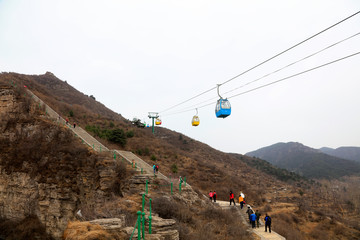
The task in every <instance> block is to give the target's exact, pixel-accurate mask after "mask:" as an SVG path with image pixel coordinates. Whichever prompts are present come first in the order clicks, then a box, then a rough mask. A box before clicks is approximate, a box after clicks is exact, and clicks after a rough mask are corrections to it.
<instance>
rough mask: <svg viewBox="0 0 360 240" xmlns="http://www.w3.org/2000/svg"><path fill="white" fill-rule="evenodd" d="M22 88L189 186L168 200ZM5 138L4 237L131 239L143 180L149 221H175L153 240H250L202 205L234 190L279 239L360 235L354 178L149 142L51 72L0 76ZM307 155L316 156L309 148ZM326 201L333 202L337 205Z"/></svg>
mask: <svg viewBox="0 0 360 240" xmlns="http://www.w3.org/2000/svg"><path fill="white" fill-rule="evenodd" d="M25 86H26V87H25ZM26 88H27V89H30V90H31V91H32V92H33V93H35V94H36V96H38V97H40V98H41V99H42V100H43V101H44V102H45V103H46V104H47V105H49V106H50V107H51V108H52V109H54V110H55V111H56V112H57V113H58V114H59V115H60V116H61V117H63V118H68V120H69V121H70V122H71V123H73V122H76V123H77V126H80V127H81V128H83V129H85V130H86V131H87V132H88V133H89V134H91V135H92V136H93V137H95V138H96V139H97V140H98V141H100V142H101V143H102V144H103V145H104V146H106V147H107V148H109V149H119V150H126V151H130V152H132V153H134V154H136V155H137V156H138V157H140V158H141V159H143V160H144V161H145V162H147V163H148V164H150V165H153V164H154V163H156V164H157V165H159V166H160V171H161V173H162V174H164V175H165V176H167V177H168V178H170V179H174V178H175V179H177V178H178V177H179V176H182V177H186V180H187V183H188V184H190V185H191V187H192V188H191V189H190V190H189V188H184V189H183V190H182V191H181V194H180V193H176V194H175V193H174V195H170V187H169V184H168V182H165V181H160V180H159V179H157V178H156V177H154V176H153V175H152V174H150V176H144V175H141V174H140V171H139V169H138V170H137V171H134V168H133V167H132V165H131V164H127V163H126V161H124V163H123V162H121V160H120V159H119V158H116V159H115V158H114V156H113V153H112V152H96V151H94V149H93V148H92V147H91V146H90V147H89V146H87V145H85V144H84V143H83V142H82V141H81V140H80V138H78V137H77V136H76V135H74V133H73V132H72V131H71V130H70V129H69V126H65V125H61V124H59V122H56V120H54V119H50V118H49V115H48V112H46V111H45V108H44V107H43V106H40V104H39V103H37V102H35V101H34V99H33V98H32V97H31V96H29V95H27V94H26V93H27V92H26V91H24V89H26ZM77 128H78V127H77ZM0 133H1V134H0V149H1V151H0V173H1V174H0V239H65V240H68V239H85V237H84V236H87V238H86V239H90V238H91V237H93V238H91V239H129V233H130V234H131V232H132V229H133V227H134V224H135V221H136V218H137V216H136V212H137V211H139V210H140V209H141V193H143V192H144V189H145V182H146V180H149V181H150V184H149V192H150V193H149V194H150V195H149V196H146V200H147V201H148V200H149V197H150V198H152V200H153V204H154V206H153V208H152V210H153V213H154V214H158V215H159V218H163V219H170V221H166V222H168V223H169V224H168V225H166V226H164V228H165V229H159V228H158V229H157V230H156V229H154V231H155V230H156V231H158V232H162V234H163V235H162V236H160V237H159V236H158V238H149V239H186V240H193V239H197V240H198V239H209V238H211V239H254V238H253V237H252V236H250V235H249V233H248V232H247V227H246V226H244V225H242V224H241V221H237V220H236V218H237V216H236V212H234V211H229V212H223V211H222V210H219V209H218V208H216V204H212V203H210V202H209V199H208V197H206V196H207V193H208V192H209V191H214V190H216V192H217V196H218V200H226V201H228V197H229V191H230V190H232V191H233V192H234V193H235V194H236V195H237V194H239V192H240V191H242V192H244V193H245V194H246V202H247V203H249V204H251V205H252V206H253V208H255V209H259V210H260V211H261V212H262V213H263V215H264V213H269V214H270V215H271V216H272V219H273V222H274V224H273V228H274V229H275V231H277V232H279V233H280V234H281V235H283V236H284V237H286V238H287V239H359V236H360V231H359V230H358V229H359V228H358V223H359V220H360V218H359V214H358V212H359V209H360V208H359V206H360V204H358V198H357V196H358V194H357V192H356V191H357V190H358V179H356V178H352V179H349V181H348V182H346V183H340V182H337V183H336V185H332V184H331V183H324V182H321V183H320V182H316V181H308V180H306V179H304V178H302V177H299V176H298V175H297V174H295V173H292V172H289V171H287V170H285V169H279V168H278V167H276V166H273V165H272V164H270V163H268V162H265V161H263V160H261V159H258V158H253V157H250V156H245V155H240V154H229V153H224V152H221V151H218V150H216V149H213V148H211V147H209V146H208V145H206V144H204V143H201V142H198V141H196V140H194V139H191V138H189V137H187V136H185V135H183V134H182V133H179V132H175V131H171V130H169V129H166V128H162V127H156V128H155V134H152V132H151V129H150V128H138V127H136V126H134V125H132V124H131V122H130V121H128V120H126V119H124V118H123V117H121V115H120V114H118V113H114V112H113V111H111V110H110V109H107V108H106V107H105V106H104V105H102V104H101V103H99V102H97V101H96V100H95V98H94V97H93V96H87V95H85V94H83V93H81V92H79V91H78V90H76V89H75V88H73V87H71V86H70V85H69V84H68V83H66V82H65V81H62V80H60V79H58V78H56V76H54V75H53V74H51V73H46V74H43V75H23V74H17V73H1V74H0ZM300 147H301V146H298V148H300ZM303 148H304V150H305V151H309V154H310V153H311V154H313V151H314V150H313V149H307V148H306V147H303ZM315 152H316V151H315ZM126 164H127V165H126ZM174 182H175V183H177V182H176V180H175V181H174ZM175 185H177V184H175ZM329 186H330V187H329ZM332 186H336V188H333V187H332ZM345 192H351V193H353V194H345ZM332 194H336V195H337V196H338V197H337V198H336V199H335V200H336V201H334V198H333V197H332V196H333V195H332ZM304 197H305V198H306V199H307V201H306V203H307V204H306V207H305V205H304V204H302V203H303V202H304V201H303V199H304ZM318 199H321V201H318ZM145 208H148V206H147V205H146V206H145ZM79 210H81V217H79V215H78V214H77V213H78V212H79ZM334 216H336V217H334ZM343 216H346V221H345V219H344V218H343ZM114 218H116V220H114ZM96 219H101V220H102V221H103V223H104V221H105V222H107V221H111V222H117V221H119V219H124V221H122V224H121V225H122V226H121V227H122V228H123V227H126V229H127V230H126V231H125V232H119V231H117V232H116V233H114V232H113V230H112V231H108V230H106V228H105V226H104V225H101V224H99V225H101V227H100V226H98V225H93V224H91V223H93V222H94V220H96ZM154 219H158V218H157V217H156V218H155V215H154ZM154 219H153V220H154ZM76 220H79V221H76ZM95 222H97V221H95ZM155 222H156V224H157V225H163V223H164V222H163V220H159V222H158V220H156V221H155V220H154V223H155ZM345 222H346V224H344V223H345ZM299 223H301V224H299ZM104 224H105V223H104ZM105 225H107V223H106V224H105ZM170 225H171V226H170ZM110 228H112V226H111V227H110ZM339 229H340V230H339ZM164 232H167V235H166V234H165V233H164ZM170 233H171V234H170ZM91 234H93V235H91ZM99 234H101V235H99ZM124 234H125V235H126V236H127V237H124ZM164 234H165V235H164ZM169 234H170V235H171V236H175V237H170V235H169ZM110 235H111V236H110ZM155 235H156V234H154V235H153V236H154V237H155ZM90 236H91V237H90ZM100 236H101V237H100Z"/></svg>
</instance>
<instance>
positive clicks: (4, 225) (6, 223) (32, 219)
mask: <svg viewBox="0 0 360 240" xmlns="http://www.w3.org/2000/svg"><path fill="white" fill-rule="evenodd" d="M0 236H1V237H3V238H5V239H9V240H17V239H40V240H52V239H53V238H52V237H51V236H50V235H48V234H47V233H46V229H45V226H43V225H42V224H41V222H40V220H39V219H38V217H37V216H34V215H31V216H27V217H25V218H24V219H23V220H21V221H12V220H8V219H0Z"/></svg>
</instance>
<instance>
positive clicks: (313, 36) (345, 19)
mask: <svg viewBox="0 0 360 240" xmlns="http://www.w3.org/2000/svg"><path fill="white" fill-rule="evenodd" d="M359 13H360V11H357V12H355V13H354V14H352V15H350V16H348V17H346V18H344V19H342V20H341V21H339V22H337V23H335V24H333V25H331V26H329V27H327V28H325V29H323V30H322V31H320V32H318V33H316V34H314V35H312V36H310V37H308V38H306V39H305V40H303V41H301V42H299V43H297V44H295V45H293V46H291V47H289V48H287V49H285V50H283V51H282V52H280V53H278V54H276V55H274V56H272V57H270V58H268V59H266V60H265V61H263V62H261V63H259V64H257V65H255V66H253V67H251V68H249V69H247V70H246V71H244V72H242V73H240V74H238V75H236V76H234V77H232V78H230V79H228V80H226V81H224V82H223V83H221V84H220V85H224V84H226V83H228V82H230V81H233V80H234V79H236V78H238V77H240V76H242V75H244V74H246V73H248V72H250V71H252V70H254V69H256V68H257V67H259V66H261V65H263V64H265V63H267V62H269V61H271V60H273V59H275V58H277V57H279V56H280V55H282V54H284V53H286V52H288V51H290V50H292V49H294V48H296V47H298V46H299V45H301V44H303V43H305V42H307V41H309V40H311V39H312V38H315V37H317V36H318V35H320V34H322V33H324V32H326V31H328V30H329V29H331V28H333V27H335V26H337V25H339V24H341V23H343V22H345V21H347V20H349V19H350V18H352V17H354V16H356V15H357V14H359ZM214 89H216V87H213V88H210V89H208V90H206V91H204V92H202V93H200V94H197V95H196V96H194V97H191V98H189V99H187V100H185V101H182V102H180V103H178V104H176V105H173V106H171V107H169V108H167V109H164V110H163V111H161V112H160V113H164V112H167V111H169V110H171V109H173V108H176V107H178V106H180V105H182V104H184V103H186V102H189V101H191V100H193V99H195V98H197V97H200V96H202V95H203V94H205V93H208V92H210V91H212V90H214Z"/></svg>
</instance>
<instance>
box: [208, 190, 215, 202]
mask: <svg viewBox="0 0 360 240" xmlns="http://www.w3.org/2000/svg"><path fill="white" fill-rule="evenodd" d="M213 196H214V194H213V192H212V191H210V192H209V198H210V202H212V199H213Z"/></svg>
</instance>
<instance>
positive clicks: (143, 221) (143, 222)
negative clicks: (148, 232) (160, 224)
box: [141, 212, 145, 240]
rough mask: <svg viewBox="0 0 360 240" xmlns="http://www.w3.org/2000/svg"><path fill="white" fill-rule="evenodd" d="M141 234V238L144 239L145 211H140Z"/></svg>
mask: <svg viewBox="0 0 360 240" xmlns="http://www.w3.org/2000/svg"><path fill="white" fill-rule="evenodd" d="M141 234H142V239H143V240H144V239H145V213H144V212H143V213H142V231H141Z"/></svg>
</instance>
